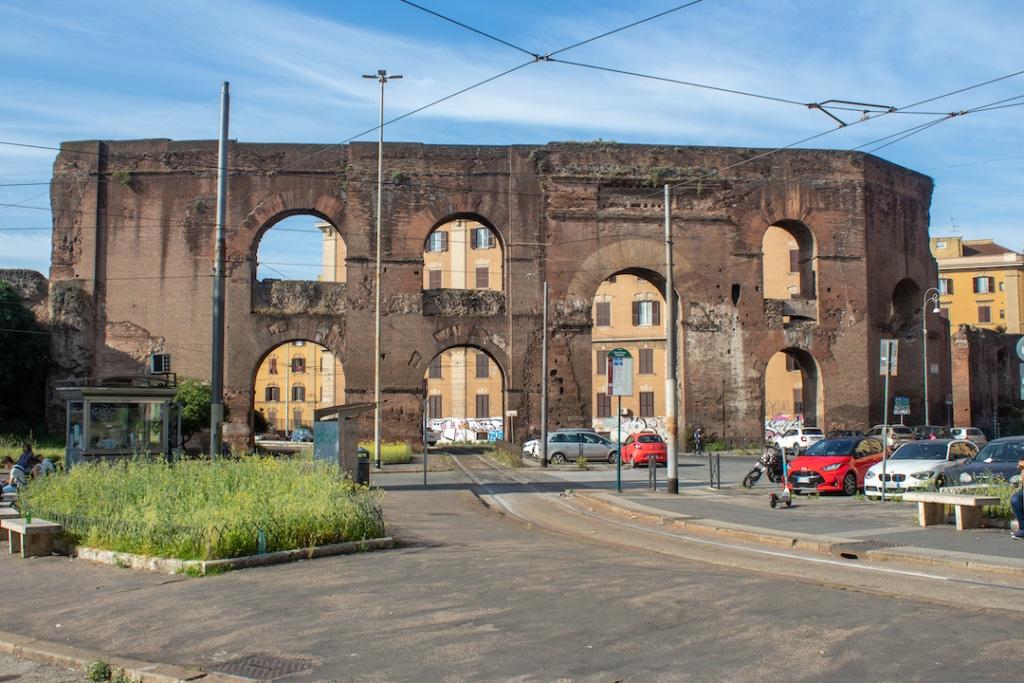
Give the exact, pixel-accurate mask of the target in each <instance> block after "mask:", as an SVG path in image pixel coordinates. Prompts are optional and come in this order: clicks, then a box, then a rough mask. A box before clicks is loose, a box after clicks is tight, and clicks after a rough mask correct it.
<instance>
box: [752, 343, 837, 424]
mask: <svg viewBox="0 0 1024 683" xmlns="http://www.w3.org/2000/svg"><path fill="white" fill-rule="evenodd" d="M779 353H782V354H785V355H786V356H788V357H790V358H792V359H793V360H794V362H795V363H796V364H797V366H798V367H799V370H800V378H801V382H802V392H803V399H802V403H803V406H804V409H803V411H802V414H803V423H804V424H806V425H810V426H816V427H821V428H824V424H825V388H824V378H823V376H822V370H821V364H820V363H819V362H818V359H817V358H816V357H815V355H814V354H813V353H812V352H811V351H810V350H809V349H806V348H803V347H801V346H786V347H783V348H780V349H777V350H774V351H772V352H771V353H765V354H762V357H761V358H759V359H758V370H759V372H760V374H761V413H762V414H763V415H765V417H766V418H767V417H770V416H769V415H768V411H767V407H768V406H767V405H766V401H767V398H766V394H767V387H766V382H767V380H768V378H767V369H768V363H769V362H770V361H771V359H772V358H773V357H774V356H776V355H777V354H779Z"/></svg>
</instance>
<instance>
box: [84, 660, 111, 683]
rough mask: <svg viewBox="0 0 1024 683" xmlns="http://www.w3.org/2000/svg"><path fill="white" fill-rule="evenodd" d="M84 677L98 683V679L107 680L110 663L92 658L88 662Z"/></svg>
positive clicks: (108, 678)
mask: <svg viewBox="0 0 1024 683" xmlns="http://www.w3.org/2000/svg"><path fill="white" fill-rule="evenodd" d="M85 677H86V678H88V679H89V680H90V681H94V682H95V683H100V681H109V680H110V665H109V664H107V663H106V662H104V661H103V660H102V659H94V660H93V661H91V662H89V666H88V668H86V670H85Z"/></svg>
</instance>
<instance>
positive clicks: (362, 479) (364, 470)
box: [356, 448, 370, 486]
mask: <svg viewBox="0 0 1024 683" xmlns="http://www.w3.org/2000/svg"><path fill="white" fill-rule="evenodd" d="M356 483H357V484H360V485H363V486H369V484H370V452H369V451H368V450H366V449H365V448H360V449H359V451H358V453H357V455H356Z"/></svg>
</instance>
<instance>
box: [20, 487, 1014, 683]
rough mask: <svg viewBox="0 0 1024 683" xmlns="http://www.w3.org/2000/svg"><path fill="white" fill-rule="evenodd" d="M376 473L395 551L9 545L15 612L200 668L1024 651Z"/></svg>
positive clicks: (842, 676)
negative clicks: (141, 552) (175, 558)
mask: <svg viewBox="0 0 1024 683" xmlns="http://www.w3.org/2000/svg"><path fill="white" fill-rule="evenodd" d="M381 481H382V482H383V484H384V488H385V489H386V496H385V501H386V510H387V515H388V518H389V520H390V523H391V525H392V529H393V532H394V534H395V535H396V536H397V537H398V538H400V539H401V540H402V542H403V545H402V547H401V548H399V549H397V550H394V551H387V552H375V553H367V554H362V555H355V556H347V557H338V558H327V559H321V560H316V561H312V562H299V563H295V564H290V565H281V566H277V567H271V568H263V569H254V570H246V571H239V572H232V573H229V574H226V575H223V576H217V577H207V578H202V579H191V578H186V577H182V576H175V577H168V576H159V575H154V574H146V573H140V572H135V571H130V570H122V569H115V568H110V567H105V566H91V565H87V564H84V563H79V562H77V561H68V560H65V559H61V558H45V559H34V560H28V561H22V560H17V559H11V558H10V557H8V556H6V555H3V556H0V575H2V576H4V577H5V579H7V581H6V582H5V583H7V584H8V585H17V586H19V592H20V595H19V604H21V605H23V606H26V607H25V608H22V609H17V610H5V611H4V624H5V625H4V628H5V629H6V630H10V631H17V632H22V633H28V634H31V635H34V636H36V637H39V638H46V639H50V640H57V641H60V642H67V643H70V644H73V645H77V646H81V647H89V648H94V649H97V650H100V651H104V652H108V653H111V654H119V655H123V656H128V657H133V658H137V659H144V660H150V661H156V662H166V663H174V664H181V665H185V666H195V665H204V666H206V665H212V664H215V663H217V662H224V661H228V660H231V659H234V658H237V657H240V656H243V655H249V654H268V655H275V656H280V657H285V658H291V659H300V660H304V661H305V662H306V666H307V668H306V670H305V671H304V672H302V673H299V674H295V675H293V676H290V677H288V678H287V679H282V680H286V681H314V680H344V681H349V680H354V681H390V680H403V681H405V680H412V681H424V680H441V681H462V680H472V681H508V680H514V681H552V680H566V681H619V680H630V681H688V680H693V681H723V680H729V681H758V682H759V683H760V682H761V681H764V680H765V679H766V678H782V677H784V679H785V680H787V681H820V680H830V681H843V680H851V681H852V680H856V681H865V680H870V681H885V680H893V681H895V680H899V681H947V680H949V681H953V680H957V681H959V680H976V679H983V678H986V679H993V680H1005V679H1008V677H1012V674H1011V673H1010V672H1013V671H1015V670H1018V669H1019V668H1020V653H1021V652H1024V615H1022V614H1021V613H1019V612H1009V611H1003V610H1000V609H982V608H975V607H971V608H967V609H963V608H953V607H949V606H947V605H944V604H939V602H940V601H932V600H920V601H914V600H907V599H904V598H901V597H899V596H898V595H893V594H889V595H886V594H879V593H875V592H871V591H868V590H861V589H858V590H846V589H843V588H837V587H834V585H832V584H833V583H834V582H832V581H830V580H829V578H828V576H827V573H829V572H831V571H832V570H829V569H826V570H823V575H822V576H821V577H820V578H815V576H814V575H805V576H803V577H801V579H800V580H792V579H788V578H783V577H779V576H777V575H770V574H763V573H760V572H755V571H748V570H746V569H741V568H730V567H724V566H715V565H711V564H707V563H705V562H702V561H699V560H695V559H687V558H680V557H669V556H666V555H664V554H656V553H649V552H643V551H637V550H635V549H630V550H626V549H623V548H617V547H611V546H609V545H606V544H604V543H596V542H591V541H588V540H581V539H580V538H578V537H569V536H565V535H563V534H559V533H551V532H549V531H546V530H542V529H538V528H536V527H534V528H531V527H530V526H529V525H527V524H524V523H522V522H520V521H516V520H513V519H510V517H508V516H505V515H501V514H497V513H496V512H494V511H491V510H488V509H486V508H484V507H483V506H482V505H481V503H480V502H479V501H478V500H477V498H476V497H475V496H474V495H473V493H472V492H471V490H470V488H471V487H470V486H469V484H468V483H467V480H466V478H465V477H464V476H463V475H461V473H458V472H452V473H442V474H437V475H435V476H433V477H432V481H433V482H434V483H433V484H432V486H431V489H430V490H428V491H424V490H423V489H422V487H421V486H420V478H419V476H418V475H416V474H394V475H387V476H385V477H381ZM566 514H568V513H566ZM581 532H582V533H584V534H586V533H589V532H586V531H585V529H581ZM624 533H625V532H624ZM705 552H707V553H715V552H717V551H715V550H714V549H709V550H706V551H705ZM765 561H766V562H771V560H765ZM907 580H909V579H907ZM936 597H941V596H936ZM1020 599H1021V600H1024V594H1022V595H1021V598H1020ZM56 624H61V627H60V628H59V629H58V628H56V627H55V625H56Z"/></svg>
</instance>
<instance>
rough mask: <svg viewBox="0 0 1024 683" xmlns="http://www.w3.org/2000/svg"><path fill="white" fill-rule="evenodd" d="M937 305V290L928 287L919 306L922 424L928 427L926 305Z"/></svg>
mask: <svg viewBox="0 0 1024 683" xmlns="http://www.w3.org/2000/svg"><path fill="white" fill-rule="evenodd" d="M930 303H931V304H934V305H935V307H936V308H938V305H939V290H938V289H936V288H935V287H929V288H928V289H926V290H925V292H924V302H923V303H922V304H921V357H922V358H923V359H924V423H925V425H930V424H931V422H929V420H928V304H930Z"/></svg>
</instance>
